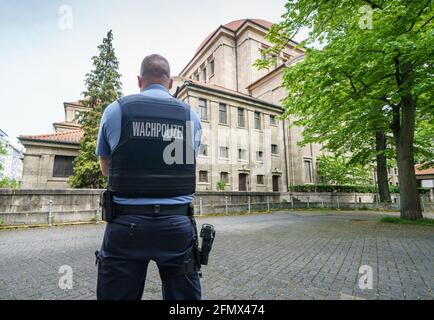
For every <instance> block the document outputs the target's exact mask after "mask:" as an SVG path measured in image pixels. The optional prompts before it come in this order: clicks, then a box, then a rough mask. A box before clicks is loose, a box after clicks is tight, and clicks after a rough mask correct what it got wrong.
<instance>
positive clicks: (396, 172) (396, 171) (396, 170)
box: [393, 168, 398, 176]
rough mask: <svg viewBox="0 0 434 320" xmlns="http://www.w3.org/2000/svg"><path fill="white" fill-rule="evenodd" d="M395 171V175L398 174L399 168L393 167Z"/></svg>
mask: <svg viewBox="0 0 434 320" xmlns="http://www.w3.org/2000/svg"><path fill="white" fill-rule="evenodd" d="M393 173H394V174H395V176H396V175H397V174H398V169H396V168H393Z"/></svg>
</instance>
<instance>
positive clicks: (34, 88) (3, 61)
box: [0, 0, 302, 139]
mask: <svg viewBox="0 0 434 320" xmlns="http://www.w3.org/2000/svg"><path fill="white" fill-rule="evenodd" d="M284 4H285V0H236V1H234V0H219V1H215V0H183V1H174V0H141V1H139V0H92V1H89V0H62V1H57V0H20V1H6V0H0V93H1V103H0V129H2V130H3V131H5V132H6V133H7V134H8V135H9V136H10V137H11V138H12V139H13V138H15V137H17V136H19V135H21V134H23V135H24V134H44V133H51V132H54V131H53V127H52V123H53V122H59V121H64V109H63V102H71V101H77V100H78V99H81V98H82V95H81V93H82V92H83V91H84V89H85V86H84V78H85V74H86V73H87V72H89V71H90V70H91V68H92V64H91V57H92V56H94V55H97V54H98V50H97V46H98V45H99V44H100V43H101V42H102V39H103V37H104V36H105V35H106V34H107V32H108V31H109V30H110V29H111V30H113V34H114V41H113V44H114V47H115V52H116V55H117V57H118V60H119V63H120V66H119V69H120V70H119V71H120V73H121V74H122V83H123V94H124V95H127V94H132V93H136V92H137V91H138V88H137V82H136V76H137V74H138V72H139V66H140V63H141V60H142V59H143V57H145V56H146V55H148V54H151V53H159V54H162V55H163V56H165V57H166V58H167V59H168V60H169V63H170V64H171V67H172V74H173V75H178V74H179V72H180V71H181V70H182V69H183V67H184V66H185V65H186V64H187V63H188V62H189V61H190V59H191V58H192V57H193V54H194V53H195V51H196V49H197V48H198V46H199V45H200V43H201V42H202V41H203V40H204V39H205V38H206V36H207V35H208V34H210V33H211V32H212V31H214V30H215V29H216V28H217V27H218V26H220V25H222V24H226V23H228V22H230V21H233V20H238V19H243V18H259V19H264V20H268V21H271V22H278V21H279V20H280V19H281V15H282V14H283V13H284V10H285V9H284ZM300 37H301V38H302V35H300ZM301 38H298V39H297V37H296V38H295V39H296V40H298V41H299V40H301Z"/></svg>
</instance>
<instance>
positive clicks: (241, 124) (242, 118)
mask: <svg viewBox="0 0 434 320" xmlns="http://www.w3.org/2000/svg"><path fill="white" fill-rule="evenodd" d="M238 126H239V127H241V128H244V127H245V126H246V119H245V116H244V109H242V108H238Z"/></svg>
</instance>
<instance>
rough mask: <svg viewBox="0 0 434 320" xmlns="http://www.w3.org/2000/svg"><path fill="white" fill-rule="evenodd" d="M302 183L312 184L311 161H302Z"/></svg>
mask: <svg viewBox="0 0 434 320" xmlns="http://www.w3.org/2000/svg"><path fill="white" fill-rule="evenodd" d="M304 182H312V161H311V160H307V159H305V160H304Z"/></svg>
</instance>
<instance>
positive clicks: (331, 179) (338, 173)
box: [316, 155, 372, 185]
mask: <svg viewBox="0 0 434 320" xmlns="http://www.w3.org/2000/svg"><path fill="white" fill-rule="evenodd" d="M316 167H317V172H318V176H319V177H320V179H321V180H322V183H324V184H338V185H346V184H351V185H367V184H370V182H371V179H370V176H369V174H370V172H372V168H368V167H367V166H361V165H359V164H351V163H350V161H349V159H348V158H345V157H344V156H337V157H333V156H324V155H323V156H320V157H318V158H317V163H316Z"/></svg>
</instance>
